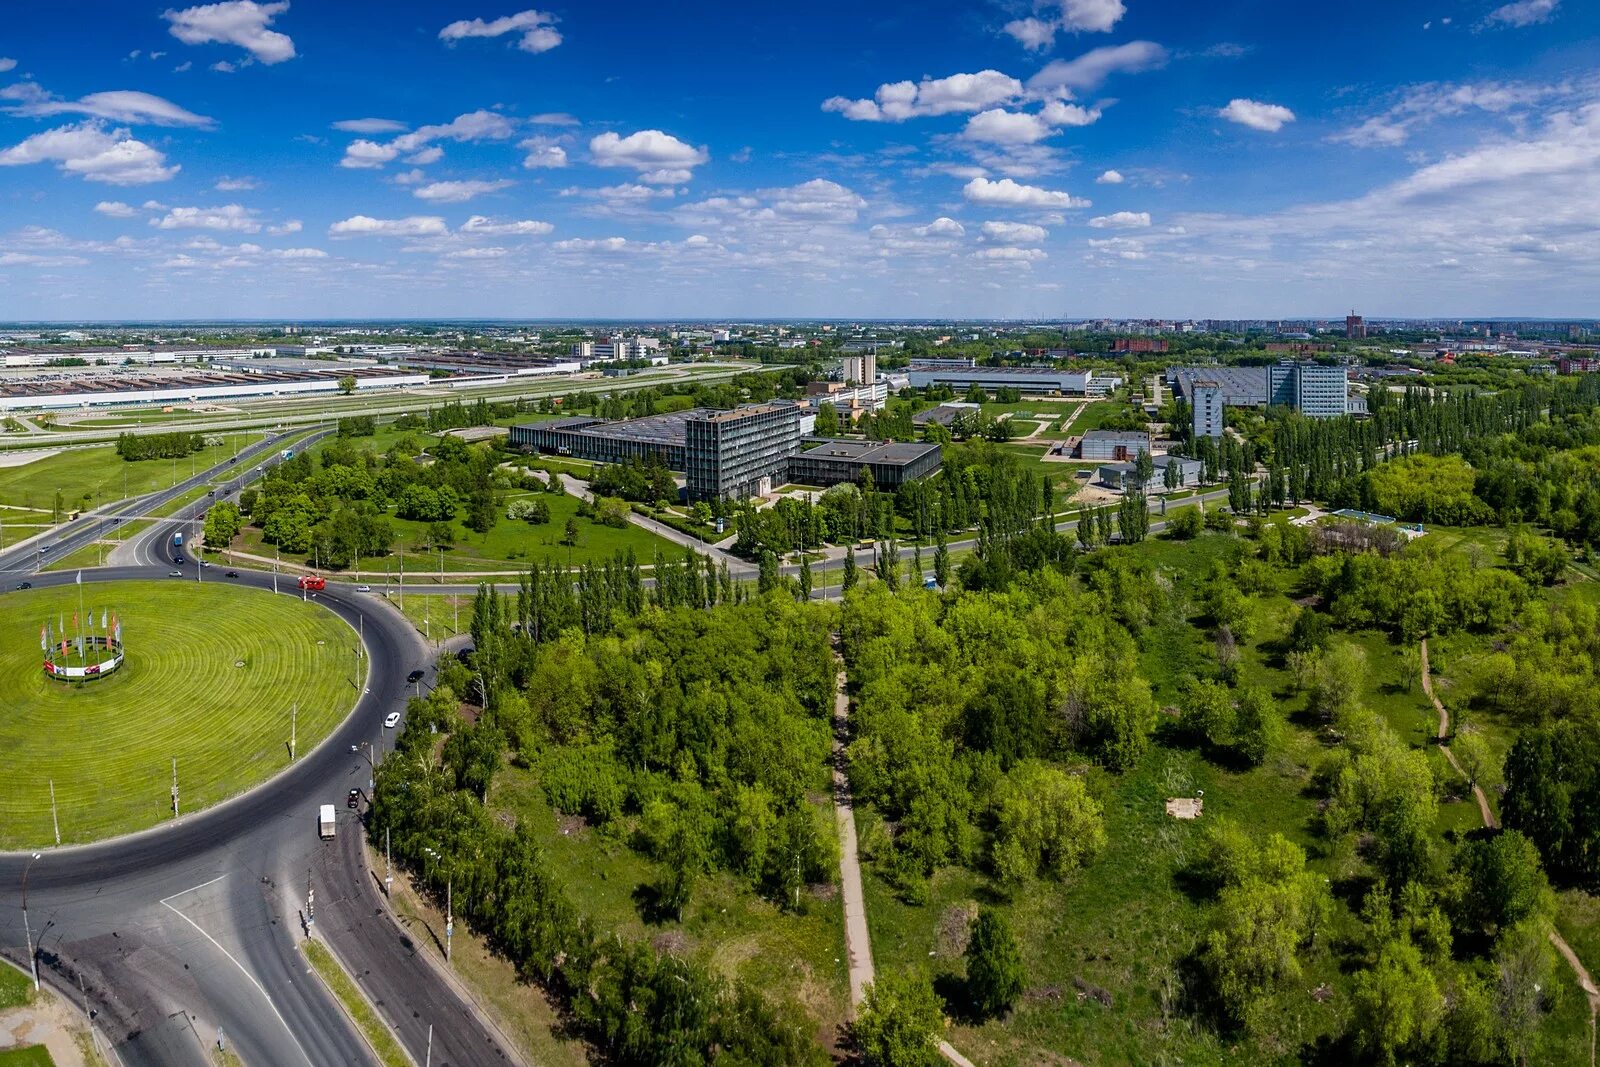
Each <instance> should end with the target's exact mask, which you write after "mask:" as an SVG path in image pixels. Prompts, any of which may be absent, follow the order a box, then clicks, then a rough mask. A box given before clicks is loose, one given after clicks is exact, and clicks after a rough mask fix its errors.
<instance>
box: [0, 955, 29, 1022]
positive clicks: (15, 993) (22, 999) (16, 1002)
mask: <svg viewBox="0 0 1600 1067" xmlns="http://www.w3.org/2000/svg"><path fill="white" fill-rule="evenodd" d="M32 1000H33V982H32V981H31V980H30V979H29V978H28V976H27V975H26V974H25V973H23V972H22V971H19V970H18V969H17V968H15V967H13V966H11V964H9V963H0V1011H5V1010H6V1009H7V1008H20V1007H21V1006H22V1005H24V1004H27V1003H29V1002H30V1001H32Z"/></svg>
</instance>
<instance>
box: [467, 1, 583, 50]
mask: <svg viewBox="0 0 1600 1067" xmlns="http://www.w3.org/2000/svg"><path fill="white" fill-rule="evenodd" d="M555 21H556V17H555V16H554V15H551V14H547V13H546V12H543V11H534V10H531V9H530V10H528V11H519V12H517V13H516V14H515V15H507V16H505V17H504V18H498V19H493V20H491V21H488V22H485V21H484V20H483V19H461V20H459V21H457V22H452V23H451V24H450V25H448V26H446V27H445V28H444V29H442V30H440V31H439V40H441V41H445V42H448V43H450V44H454V43H455V42H457V41H461V40H465V39H467V38H469V37H501V36H504V35H505V34H508V33H520V34H521V35H522V36H521V38H520V39H519V40H518V41H517V47H518V48H520V49H522V50H523V51H524V52H534V53H538V52H548V51H550V49H552V48H554V47H556V46H557V45H559V44H560V43H561V34H560V33H559V32H557V31H556V29H555Z"/></svg>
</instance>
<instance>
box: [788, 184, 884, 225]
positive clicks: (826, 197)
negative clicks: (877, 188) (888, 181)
mask: <svg viewBox="0 0 1600 1067" xmlns="http://www.w3.org/2000/svg"><path fill="white" fill-rule="evenodd" d="M762 191H763V193H764V194H765V195H766V196H768V197H769V198H770V199H771V201H772V210H773V211H775V212H777V213H778V214H779V215H782V216H786V217H789V218H802V219H812V220H815V221H818V222H854V221H855V220H856V218H857V215H858V213H859V212H860V210H861V209H862V208H864V207H866V206H867V202H866V201H865V200H863V199H862V198H861V197H859V196H857V195H856V194H855V193H853V192H851V191H850V190H849V189H846V188H845V187H844V186H842V185H840V184H839V183H838V182H833V181H829V180H828V179H826V178H812V179H811V180H810V181H808V182H801V183H800V184H799V185H791V186H788V187H786V188H781V189H765V190H762Z"/></svg>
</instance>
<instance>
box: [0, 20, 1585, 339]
mask: <svg viewBox="0 0 1600 1067" xmlns="http://www.w3.org/2000/svg"><path fill="white" fill-rule="evenodd" d="M180 2H181V0H180ZM539 2H540V3H541V5H543V6H540V7H538V8H527V7H522V6H520V5H519V3H517V2H516V0H512V2H510V3H506V2H504V0H451V2H448V3H445V2H433V3H422V2H416V0H340V2H339V3H337V4H329V3H315V2H313V0H277V2H265V3H263V2H259V0H224V2H221V3H212V4H205V5H200V6H194V7H187V8H184V7H172V8H166V9H163V8H162V7H161V5H141V4H128V3H124V2H121V0H69V2H62V0H14V2H13V3H12V4H9V5H7V17H6V19H5V20H4V24H3V25H0V318H3V319H73V320H79V319H97V318H185V317H207V318H237V317H260V318H322V317H380V316H381V317H417V316H485V317H505V318H529V317H600V316H604V317H682V318H688V317H758V316H828V317H835V316H837V317H903V318H911V317H975V318H981V317H1082V316H1097V315H1108V316H1171V317H1180V316H1196V317H1199V316H1216V317H1235V316H1252V317H1253V316H1290V317H1294V316H1311V315H1316V316H1334V315H1339V314H1343V313H1344V311H1345V310H1348V309H1350V308H1356V309H1359V310H1360V311H1362V312H1364V313H1365V314H1367V315H1368V316H1370V317H1383V316H1432V315H1464V316H1465V315H1514V314H1525V315H1532V316H1551V317H1556V316H1596V315H1600V299H1597V294H1600V67H1597V65H1596V63H1595V57H1596V56H1597V55H1600V4H1595V3H1592V2H1587V0H1583V2H1580V0H1513V2H1509V3H1497V2H1494V0H1385V2H1381V3H1380V2H1377V0H1346V2H1344V3H1340V4H1317V5H1311V4H1285V3H1282V2H1281V0H1217V2H1215V3H1204V4H1197V3H1193V2H1192V0H965V2H956V0H925V2H922V3H909V2H904V3H902V2H891V0H879V2H876V3H871V4H860V3H842V2H838V0H818V2H817V3H813V4H806V5H767V4H750V3H731V2H723V0H710V2H707V3H704V4H698V5H664V4H641V3H633V2H629V0H618V2H613V3H611V4H605V5H598V4H592V3H584V4H573V3H570V2H568V0H539Z"/></svg>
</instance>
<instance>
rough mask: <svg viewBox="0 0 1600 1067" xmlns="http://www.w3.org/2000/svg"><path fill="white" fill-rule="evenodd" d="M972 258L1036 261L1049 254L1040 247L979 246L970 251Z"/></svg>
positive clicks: (1016, 261) (1020, 261) (1045, 257)
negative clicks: (972, 251) (974, 250)
mask: <svg viewBox="0 0 1600 1067" xmlns="http://www.w3.org/2000/svg"><path fill="white" fill-rule="evenodd" d="M972 258H973V259H997V260H1001V261H1004V262H1011V263H1036V262H1038V261H1039V260H1041V259H1049V258H1050V257H1049V254H1048V253H1046V252H1045V250H1044V249H1042V248H1012V247H1011V246H1009V245H1002V246H999V247H996V248H980V249H978V250H977V251H976V252H974V253H972Z"/></svg>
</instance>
